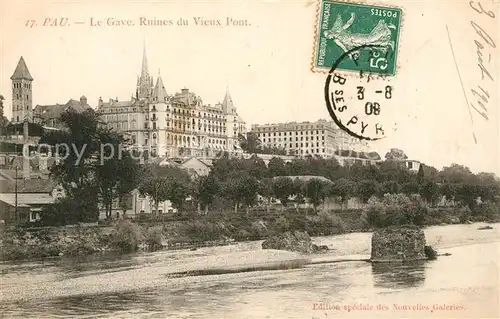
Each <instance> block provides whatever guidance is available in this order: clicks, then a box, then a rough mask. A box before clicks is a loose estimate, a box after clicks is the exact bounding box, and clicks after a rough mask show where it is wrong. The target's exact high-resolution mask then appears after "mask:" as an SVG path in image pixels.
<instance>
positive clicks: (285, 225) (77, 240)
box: [0, 209, 494, 261]
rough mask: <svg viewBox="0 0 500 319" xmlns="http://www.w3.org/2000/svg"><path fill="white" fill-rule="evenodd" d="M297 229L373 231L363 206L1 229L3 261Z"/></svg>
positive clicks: (440, 216)
mask: <svg viewBox="0 0 500 319" xmlns="http://www.w3.org/2000/svg"><path fill="white" fill-rule="evenodd" d="M459 213H460V212H459V211H456V210H451V209H440V210H430V211H429V212H428V214H426V219H425V225H427V226H431V225H445V224H458V223H459V222H460V220H459V218H458V217H457V215H458V214H459ZM476 219H484V218H481V217H476ZM492 221H494V220H492ZM295 230H300V231H305V232H307V233H308V234H309V235H310V236H311V237H315V236H329V235H340V234H350V233H358V232H370V231H371V230H372V229H371V228H370V225H369V224H367V223H366V221H365V220H364V216H363V212H362V211H360V210H354V211H353V210H346V211H335V212H332V211H330V212H325V211H319V212H315V211H313V210H299V211H296V210H295V209H292V210H286V211H279V212H272V211H271V212H269V213H268V214H263V215H260V216H259V215H258V216H255V215H252V214H246V213H234V212H230V213H213V214H209V215H203V216H197V217H196V218H195V219H191V220H182V221H171V222H161V221H149V222H142V223H137V222H132V221H131V220H120V221H117V222H115V223H114V224H111V225H109V226H108V227H52V228H39V229H13V230H12V229H11V230H4V231H2V232H1V233H0V260H3V261H6V260H32V259H40V258H46V257H55V256H67V257H68V256H69V257H71V256H86V255H92V254H99V253H110V252H113V253H119V254H125V253H131V252H137V251H143V252H147V251H155V250H161V249H197V248H198V247H203V246H214V245H223V244H228V243H234V242H243V241H249V240H263V239H266V238H269V237H270V236H274V235H276V234H279V233H283V232H285V231H295Z"/></svg>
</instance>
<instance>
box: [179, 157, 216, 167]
mask: <svg viewBox="0 0 500 319" xmlns="http://www.w3.org/2000/svg"><path fill="white" fill-rule="evenodd" d="M191 160H195V161H198V162H200V163H202V164H203V165H205V166H206V167H210V166H211V165H209V164H208V163H206V162H204V161H203V160H201V159H199V158H197V157H194V156H191V157H189V158H186V159H185V160H184V161H183V162H182V164H181V165H184V164H186V163H187V162H188V161H191Z"/></svg>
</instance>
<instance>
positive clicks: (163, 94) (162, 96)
mask: <svg viewBox="0 0 500 319" xmlns="http://www.w3.org/2000/svg"><path fill="white" fill-rule="evenodd" d="M153 96H154V97H155V98H156V100H157V101H159V102H164V101H166V99H167V97H168V95H167V91H166V90H165V86H164V85H163V80H162V79H161V76H158V78H157V79H156V86H155V88H154V91H153Z"/></svg>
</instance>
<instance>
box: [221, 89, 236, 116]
mask: <svg viewBox="0 0 500 319" xmlns="http://www.w3.org/2000/svg"><path fill="white" fill-rule="evenodd" d="M222 109H223V110H224V112H225V113H233V111H234V110H235V108H234V103H233V99H232V98H231V94H230V93H229V89H226V95H225V96H224V101H222Z"/></svg>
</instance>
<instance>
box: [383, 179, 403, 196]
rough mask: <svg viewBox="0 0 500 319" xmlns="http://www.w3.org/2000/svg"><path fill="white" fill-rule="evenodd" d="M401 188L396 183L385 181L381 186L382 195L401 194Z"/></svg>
mask: <svg viewBox="0 0 500 319" xmlns="http://www.w3.org/2000/svg"><path fill="white" fill-rule="evenodd" d="M400 192H401V186H399V184H398V182H396V181H385V182H383V183H382V184H381V195H384V194H399V193H400Z"/></svg>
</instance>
